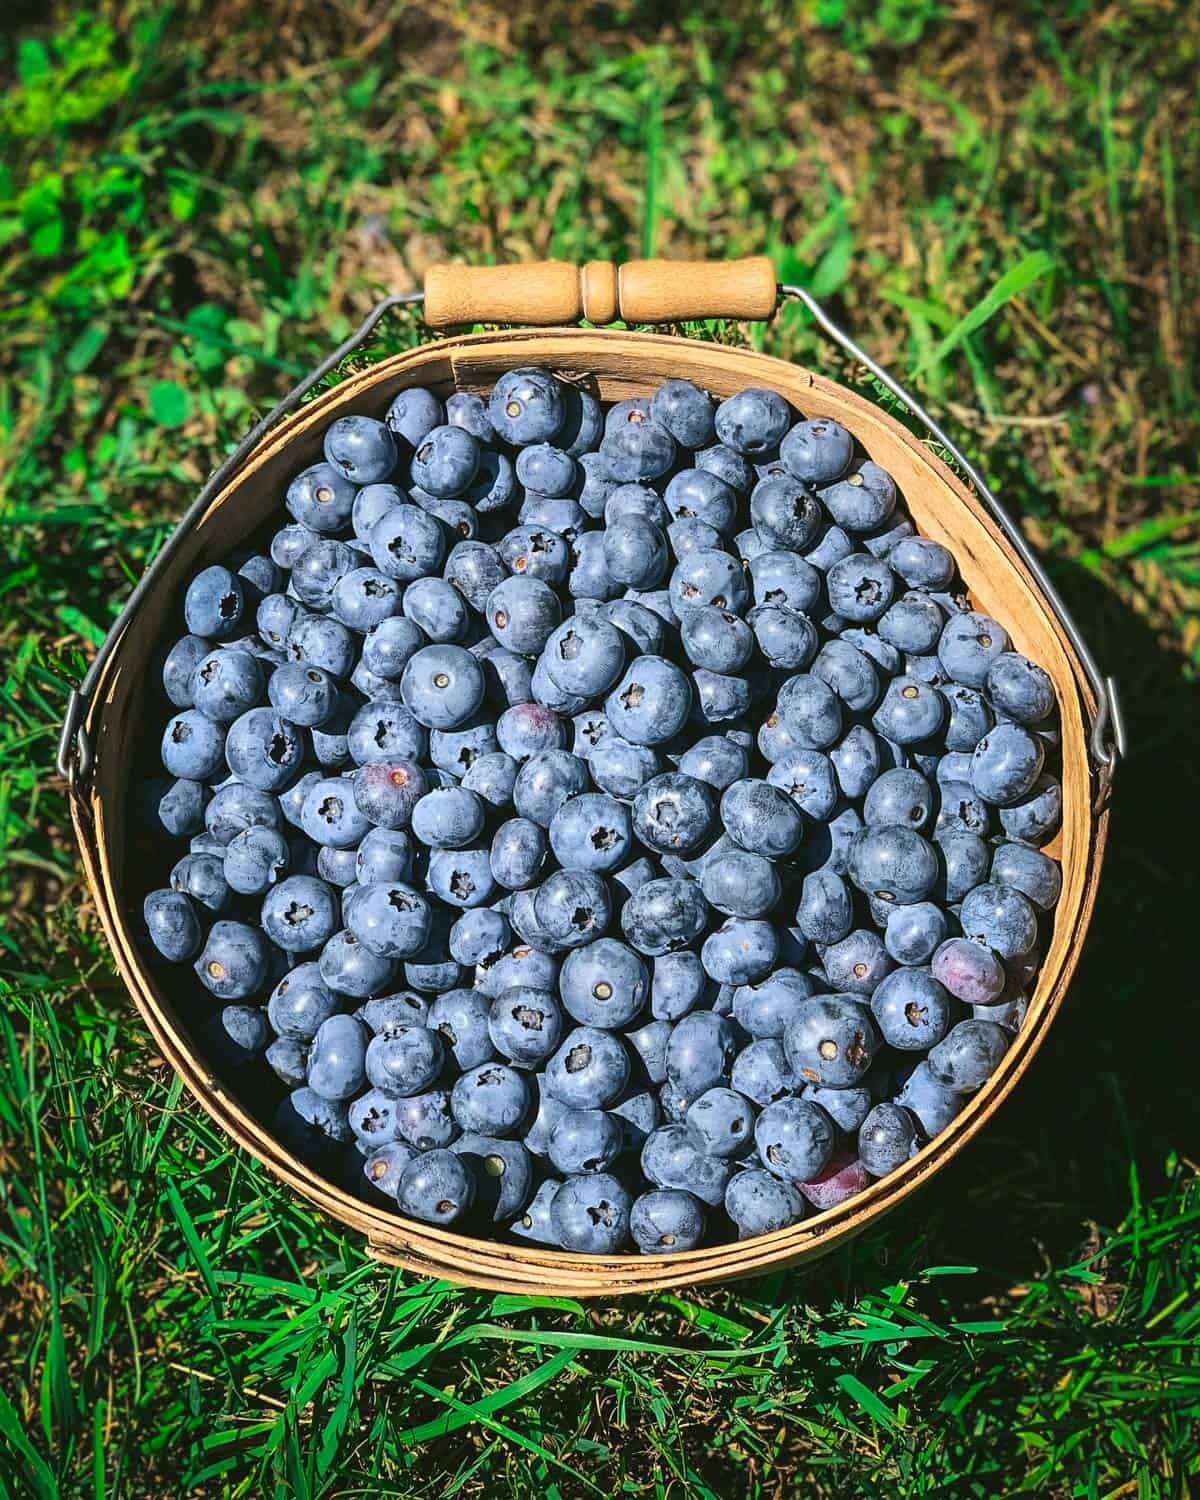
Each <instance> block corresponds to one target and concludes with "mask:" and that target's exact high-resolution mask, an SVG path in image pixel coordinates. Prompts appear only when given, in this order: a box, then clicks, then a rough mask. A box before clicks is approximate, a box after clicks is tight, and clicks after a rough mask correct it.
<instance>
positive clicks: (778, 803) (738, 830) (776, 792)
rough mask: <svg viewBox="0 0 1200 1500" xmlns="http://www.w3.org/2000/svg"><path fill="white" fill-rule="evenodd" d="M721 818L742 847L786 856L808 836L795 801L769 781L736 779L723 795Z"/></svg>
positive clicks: (767, 855)
mask: <svg viewBox="0 0 1200 1500" xmlns="http://www.w3.org/2000/svg"><path fill="white" fill-rule="evenodd" d="M721 821H722V822H723V823H724V825H725V829H726V831H727V832H728V834H729V836H730V838H732V839H733V841H734V842H735V843H736V844H738V845H739V846H740V847H741V848H742V849H746V850H749V851H750V852H751V853H755V854H761V855H765V856H766V857H767V858H768V859H782V858H784V857H785V856H786V855H788V854H791V853H792V852H793V851H794V850H795V849H796V848H797V847H798V846H799V844H800V842H801V840H802V839H803V837H804V823H803V820H802V818H801V816H800V812H799V810H798V808H797V806H796V804H795V802H794V801H793V800H792V799H791V797H789V796H788V794H787V793H786V792H785V791H782V790H781V789H780V788H779V787H777V786H772V785H771V784H770V782H767V781H757V780H754V779H752V778H751V779H746V780H743V781H735V782H734V783H733V785H732V786H730V787H729V788H727V790H726V791H725V793H724V794H723V796H722V797H721Z"/></svg>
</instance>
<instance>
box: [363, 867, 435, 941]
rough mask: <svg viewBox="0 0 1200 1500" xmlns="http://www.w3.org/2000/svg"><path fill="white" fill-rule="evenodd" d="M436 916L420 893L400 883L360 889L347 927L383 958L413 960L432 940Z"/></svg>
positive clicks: (383, 882) (379, 882) (368, 886)
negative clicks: (430, 939)
mask: <svg viewBox="0 0 1200 1500" xmlns="http://www.w3.org/2000/svg"><path fill="white" fill-rule="evenodd" d="M432 924H433V913H432V912H431V910H430V907H429V903H428V902H427V901H426V900H425V898H424V896H422V895H421V894H420V892H419V891H416V890H414V889H413V888H412V887H411V886H408V885H403V884H401V883H399V882H395V881H392V882H389V881H382V880H380V881H375V882H373V883H372V884H370V885H359V886H356V887H355V889H354V891H353V892H352V894H351V896H350V899H349V901H348V902H347V905H346V926H347V928H348V929H349V931H350V932H352V933H353V934H354V936H355V937H356V938H357V939H358V941H359V942H360V943H361V944H362V945H363V947H364V948H366V949H367V950H368V951H369V952H371V953H374V954H376V955H377V956H378V957H380V958H411V957H413V955H414V954H417V953H419V952H420V951H421V949H422V948H423V947H424V946H425V944H426V942H427V941H428V940H429V936H430V932H431V930H432Z"/></svg>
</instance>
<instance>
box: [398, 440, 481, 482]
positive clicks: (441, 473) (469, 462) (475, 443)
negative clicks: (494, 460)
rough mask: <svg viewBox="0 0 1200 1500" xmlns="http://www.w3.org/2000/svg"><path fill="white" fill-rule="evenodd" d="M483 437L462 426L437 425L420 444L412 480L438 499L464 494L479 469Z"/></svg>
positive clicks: (416, 453) (413, 466) (417, 449)
mask: <svg viewBox="0 0 1200 1500" xmlns="http://www.w3.org/2000/svg"><path fill="white" fill-rule="evenodd" d="M479 464H480V444H479V439H478V438H477V437H475V436H474V435H473V434H472V433H470V432H467V431H466V429H465V428H462V427H453V426H445V427H434V428H431V429H430V431H429V432H427V433H426V434H425V436H424V437H423V438H422V439H421V441H420V442H419V443H418V444H417V447H416V450H415V452H414V453H413V458H412V482H413V484H414V485H417V486H418V487H419V488H420V489H422V490H424V491H425V493H426V494H428V495H432V496H434V497H435V499H443V500H445V499H452V498H454V497H455V496H458V495H462V494H464V493H465V492H466V491H467V490H468V489H469V488H470V487H471V484H472V483H473V482H474V480H475V476H476V475H477V474H478V472H479Z"/></svg>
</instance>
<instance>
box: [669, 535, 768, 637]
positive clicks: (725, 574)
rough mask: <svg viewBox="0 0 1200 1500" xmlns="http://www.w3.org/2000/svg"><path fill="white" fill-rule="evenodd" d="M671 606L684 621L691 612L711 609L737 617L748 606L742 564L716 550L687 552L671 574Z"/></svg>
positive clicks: (748, 595)
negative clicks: (728, 612) (707, 607)
mask: <svg viewBox="0 0 1200 1500" xmlns="http://www.w3.org/2000/svg"><path fill="white" fill-rule="evenodd" d="M670 596H671V605H672V608H673V609H674V611H675V614H676V615H677V616H678V618H679V619H680V620H683V619H684V618H685V617H686V616H687V615H688V613H689V612H690V611H692V610H695V609H701V608H703V607H704V606H705V605H713V606H715V607H716V608H717V609H723V610H728V611H730V612H731V613H733V614H740V613H741V612H742V611H743V610H744V609H746V608H747V606H748V605H749V602H750V589H749V586H748V584H747V582H746V575H745V572H744V571H743V569H742V567H741V564H740V563H739V562H738V561H737V559H736V558H734V557H731V556H730V555H729V553H728V552H722V551H721V550H720V549H718V548H713V549H711V550H708V551H698V552H689V553H688V554H687V555H686V556H685V557H683V558H682V559H681V560H680V561H679V563H678V564H677V565H676V567H675V571H674V572H673V573H672V574H671V586H670Z"/></svg>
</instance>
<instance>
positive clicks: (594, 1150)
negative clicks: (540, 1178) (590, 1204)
mask: <svg viewBox="0 0 1200 1500" xmlns="http://www.w3.org/2000/svg"><path fill="white" fill-rule="evenodd" d="M624 1139H625V1137H624V1131H623V1129H622V1126H621V1122H620V1121H619V1120H618V1119H617V1118H616V1116H614V1115H610V1114H606V1113H605V1111H604V1110H602V1109H564V1110H563V1112H562V1114H560V1115H559V1117H558V1119H557V1120H556V1121H555V1123H554V1128H553V1129H552V1130H551V1132H550V1139H549V1143H548V1147H547V1153H546V1154H547V1155H548V1156H549V1158H550V1164H551V1166H552V1167H553V1168H554V1169H555V1171H557V1172H562V1173H563V1174H564V1175H565V1176H566V1175H572V1174H575V1173H580V1172H606V1171H607V1170H608V1168H609V1167H610V1166H612V1164H613V1162H614V1161H615V1160H616V1158H617V1156H618V1155H619V1153H620V1151H621V1148H622V1146H623V1144H624Z"/></svg>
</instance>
